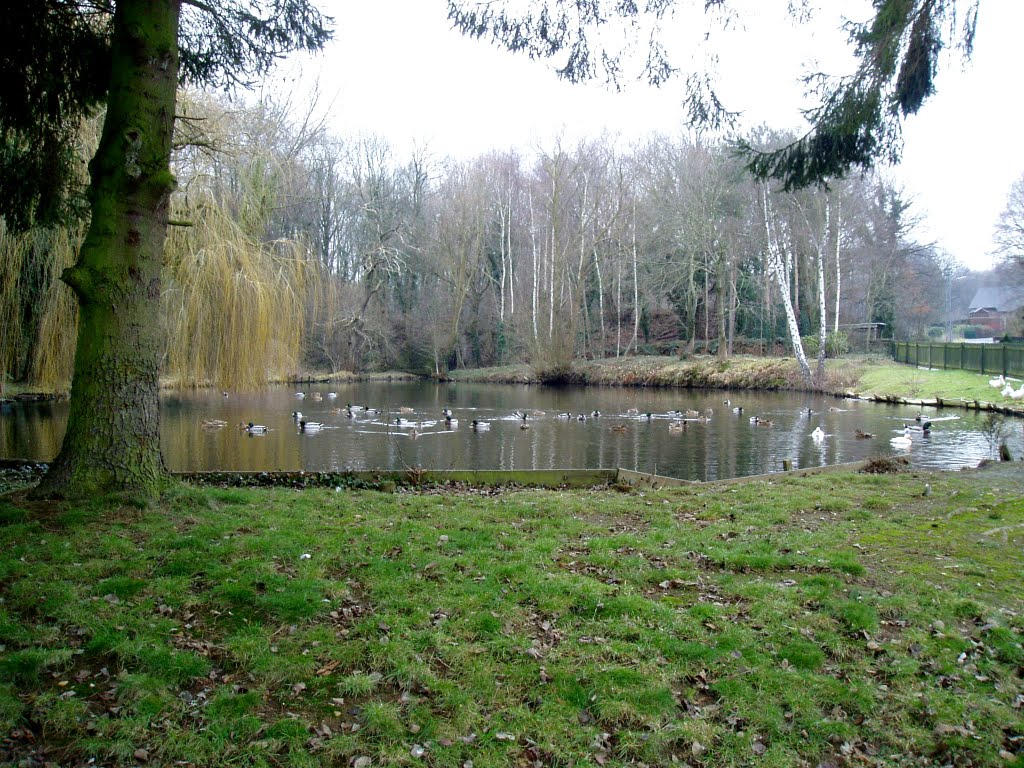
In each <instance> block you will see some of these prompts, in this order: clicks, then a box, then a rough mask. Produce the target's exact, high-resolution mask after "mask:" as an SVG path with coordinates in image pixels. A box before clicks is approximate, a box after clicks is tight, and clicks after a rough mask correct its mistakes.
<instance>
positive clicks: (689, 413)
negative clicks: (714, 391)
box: [683, 408, 700, 419]
mask: <svg viewBox="0 0 1024 768" xmlns="http://www.w3.org/2000/svg"><path fill="white" fill-rule="evenodd" d="M683 415H684V416H685V417H686V418H688V419H696V418H697V417H698V416H700V413H698V412H697V411H695V410H693V409H692V408H690V409H688V410H687V411H685V412H684V413H683Z"/></svg>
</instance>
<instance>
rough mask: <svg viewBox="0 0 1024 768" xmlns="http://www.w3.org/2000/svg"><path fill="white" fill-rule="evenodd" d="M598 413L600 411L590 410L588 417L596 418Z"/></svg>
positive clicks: (599, 413)
mask: <svg viewBox="0 0 1024 768" xmlns="http://www.w3.org/2000/svg"><path fill="white" fill-rule="evenodd" d="M600 415H601V412H600V411H591V412H590V418H592V419H596V418H597V417H598V416H600Z"/></svg>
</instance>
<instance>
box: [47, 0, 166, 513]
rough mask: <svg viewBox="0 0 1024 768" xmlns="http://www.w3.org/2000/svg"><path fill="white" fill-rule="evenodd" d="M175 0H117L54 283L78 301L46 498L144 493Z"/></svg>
mask: <svg viewBox="0 0 1024 768" xmlns="http://www.w3.org/2000/svg"><path fill="white" fill-rule="evenodd" d="M179 14H180V0H118V2H117V4H116V11H115V14H114V36H113V40H112V55H111V72H110V88H109V92H108V99H107V112H106V117H105V119H104V124H103V135H102V138H101V140H100V145H99V148H98V150H97V152H96V156H95V157H94V158H93V160H92V162H91V164H90V166H89V170H90V174H91V184H90V187H89V200H90V204H91V211H92V218H91V221H90V226H89V231H88V233H87V235H86V238H85V241H84V243H83V245H82V249H81V251H80V253H79V258H78V263H77V264H76V265H75V266H74V267H71V268H69V269H67V270H65V273H64V276H63V279H64V281H65V282H66V283H67V284H68V285H70V286H71V287H72V289H74V291H75V294H76V295H77V297H78V300H79V307H80V313H79V325H78V347H77V350H76V353H75V367H74V379H73V382H72V386H71V406H70V414H69V417H68V425H67V432H66V434H65V437H64V443H63V446H62V447H61V451H60V454H59V455H58V457H57V459H56V460H55V461H54V463H53V465H52V466H51V468H50V471H49V472H48V473H47V475H46V476H45V477H44V478H43V481H42V482H41V483H40V486H39V489H38V492H39V493H41V494H46V495H55V494H56V495H82V494H87V493H94V492H97V491H109V490H133V491H142V492H152V491H156V490H157V489H158V488H159V487H160V485H161V484H162V482H163V480H164V478H165V477H166V471H165V469H164V465H163V459H162V457H161V454H160V411H159V379H158V375H159V363H160V355H161V352H162V349H163V343H162V328H161V325H160V319H159V313H158V304H159V299H160V270H161V266H162V261H163V248H164V240H165V237H166V233H167V219H168V207H169V203H170V195H171V192H172V191H173V189H174V178H173V177H172V176H171V173H170V167H169V164H170V150H171V137H172V132H173V127H174V104H175V94H176V88H177V81H178V39H177V38H178V19H179Z"/></svg>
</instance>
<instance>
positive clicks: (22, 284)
mask: <svg viewBox="0 0 1024 768" xmlns="http://www.w3.org/2000/svg"><path fill="white" fill-rule="evenodd" d="M82 234H83V230H82V229H81V228H80V227H75V228H63V227H37V228H35V229H32V230H29V231H27V232H20V233H16V232H11V231H9V230H8V229H7V228H6V227H5V226H4V224H3V220H2V219H0V263H2V264H3V265H4V269H3V270H0V327H2V328H3V329H4V332H3V333H2V334H0V393H2V392H3V391H4V387H5V386H6V383H7V382H8V381H17V382H24V383H28V384H30V385H31V386H32V387H35V388H40V389H45V390H50V391H54V390H66V389H67V388H68V386H69V384H70V381H71V367H72V363H73V361H74V356H75V345H74V339H75V329H76V327H77V322H78V308H77V305H76V302H75V297H74V294H72V292H71V289H70V288H68V287H67V286H66V285H64V283H62V282H61V281H60V275H61V272H63V270H64V268H65V267H69V266H71V265H72V264H74V263H75V258H76V256H77V254H78V248H79V246H80V245H81V241H82Z"/></svg>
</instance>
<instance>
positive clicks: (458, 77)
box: [293, 0, 1024, 268]
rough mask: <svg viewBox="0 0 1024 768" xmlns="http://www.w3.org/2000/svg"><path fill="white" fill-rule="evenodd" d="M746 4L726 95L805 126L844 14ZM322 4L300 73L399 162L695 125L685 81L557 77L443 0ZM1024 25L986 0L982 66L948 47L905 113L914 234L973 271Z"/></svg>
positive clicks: (897, 172)
mask: <svg viewBox="0 0 1024 768" xmlns="http://www.w3.org/2000/svg"><path fill="white" fill-rule="evenodd" d="M858 2H859V4H860V7H861V8H865V7H866V5H867V4H866V3H865V2H864V0H858ZM858 2H853V1H852V0H844V2H843V3H842V5H843V9H844V11H845V12H846V13H855V12H856V9H857V8H858ZM738 4H740V5H747V6H748V7H749V8H754V9H755V10H754V11H753V12H752V13H750V14H748V15H746V16H744V19H749V21H747V22H746V29H745V30H736V31H733V32H730V33H729V34H728V35H722V34H720V33H716V39H719V40H721V43H720V44H721V45H722V49H721V51H722V57H723V61H722V67H721V71H720V77H719V80H718V85H719V90H720V93H721V95H722V96H723V97H724V98H725V100H726V102H727V106H729V107H730V108H733V109H739V110H743V111H744V117H745V122H747V123H748V124H750V125H757V124H760V123H768V124H770V125H772V126H773V127H778V128H793V129H800V128H801V127H802V121H801V117H800V114H799V105H800V94H801V86H800V85H799V83H798V82H797V80H796V78H797V76H798V74H799V72H800V67H801V65H802V64H806V63H809V62H815V63H817V64H819V65H820V66H822V67H824V68H833V69H836V68H839V67H841V66H845V64H846V61H847V60H846V59H845V57H844V56H843V55H842V54H841V53H839V55H837V53H838V52H841V51H842V50H843V49H844V45H843V37H842V36H841V35H840V34H838V33H837V32H836V31H835V27H836V24H837V22H838V17H836V16H834V15H830V14H829V13H827V12H821V13H819V15H818V16H817V17H816V21H815V23H814V24H812V25H806V26H801V27H794V26H793V25H792V24H789V23H787V22H784V21H780V20H781V19H784V18H785V5H786V3H785V2H784V0H738ZM826 5H832V6H835V5H838V3H834V2H832V3H827V4H826ZM322 7H324V8H325V10H326V11H327V12H328V13H329V14H333V15H334V17H335V21H336V32H335V40H334V41H333V42H332V43H331V45H330V46H329V48H328V49H327V50H326V51H325V52H324V54H323V55H322V56H320V57H319V58H318V59H316V60H315V61H314V63H313V64H307V65H305V66H304V67H303V72H302V78H303V80H304V81H306V82H308V80H307V79H308V78H310V77H312V76H314V75H316V74H317V72H318V71H319V76H320V87H321V90H322V91H323V92H324V94H325V98H330V97H333V98H334V102H333V108H332V112H331V124H332V126H333V128H334V130H335V131H336V132H337V133H338V135H341V136H346V135H350V134H354V133H359V132H368V133H374V134H378V135H380V136H382V137H384V138H386V139H387V140H388V141H389V142H390V143H391V144H392V145H393V147H394V148H395V151H396V152H397V153H398V155H399V157H401V156H403V155H404V154H406V153H407V152H409V151H410V149H411V148H412V147H413V146H416V145H419V146H426V147H428V148H429V150H430V151H431V152H432V153H433V154H434V155H436V156H438V157H443V156H445V155H451V156H457V157H470V156H474V155H478V154H481V153H484V152H486V151H488V150H490V149H506V148H509V147H518V148H522V149H524V150H527V151H528V150H530V149H531V148H535V147H545V146H550V144H551V143H552V142H553V140H554V138H555V137H556V136H559V135H562V136H564V137H565V138H566V139H568V140H575V139H576V138H579V137H584V136H597V135H598V134H600V133H601V132H602V131H608V132H610V133H612V134H617V135H619V136H621V138H622V140H623V141H624V142H628V141H631V140H635V139H638V138H640V137H642V136H643V135H644V134H646V133H650V132H655V131H657V132H664V133H675V132H677V131H680V130H683V129H684V126H683V125H682V120H683V116H682V110H681V108H680V106H679V103H680V101H681V91H682V83H681V82H669V83H667V84H666V85H663V86H662V87H661V88H660V89H650V88H646V87H643V86H642V85H640V84H635V85H631V86H630V87H629V89H628V90H627V91H626V92H619V93H616V92H614V91H610V90H608V89H606V88H603V87H601V86H599V85H594V84H591V85H586V86H584V85H569V84H567V83H563V82H560V81H558V80H557V78H556V76H555V74H554V72H553V71H552V70H551V68H550V65H547V64H543V63H540V62H531V61H530V60H529V59H527V58H525V57H523V56H513V55H512V54H509V53H507V52H504V51H500V50H498V49H497V48H494V47H493V46H490V45H488V44H487V43H485V42H483V41H474V40H468V39H465V38H463V37H462V36H461V35H460V34H459V33H457V32H455V31H453V30H452V29H450V26H449V22H448V21H447V19H446V10H445V3H444V0H373V1H372V2H358V1H357V0H341V1H340V2H339V1H338V0H333V1H327V0H325V2H324V3H323V4H322ZM833 13H834V12H833ZM1021 29H1024V0H983V2H982V4H981V9H980V13H979V23H978V32H977V38H976V44H975V53H974V57H973V59H972V61H971V62H970V63H969V64H967V65H966V66H965V67H964V66H962V65H961V61H960V58H959V55H958V54H957V53H956V52H947V54H946V59H945V67H944V70H943V71H942V72H941V73H940V78H939V80H938V93H937V95H936V96H935V97H933V98H932V100H931V101H930V102H929V103H928V104H927V105H926V106H925V107H924V108H923V109H922V111H921V112H920V113H919V114H918V115H916V116H914V117H912V118H911V119H910V120H909V121H908V122H907V124H906V126H905V139H906V147H905V150H904V158H903V162H902V164H901V165H900V166H899V167H897V168H895V169H893V170H892V171H891V173H892V175H893V176H894V178H895V179H896V180H897V182H898V183H900V184H902V186H903V188H904V190H905V192H906V194H907V196H908V197H910V198H911V199H912V200H913V201H914V204H915V210H916V211H917V213H918V214H919V215H921V216H923V217H924V218H923V223H922V226H921V227H920V228H919V230H918V237H919V238H920V239H922V240H925V241H931V240H934V241H936V242H937V243H938V245H939V246H940V247H942V248H944V249H945V250H946V251H948V252H949V253H950V254H951V255H952V256H954V257H955V258H956V259H958V260H959V261H960V262H962V263H964V264H965V265H967V266H970V267H972V268H986V267H988V266H990V264H991V259H990V257H989V252H990V251H991V249H992V238H991V236H992V229H993V226H994V224H995V221H996V218H997V217H998V215H999V213H1000V211H1002V209H1003V207H1004V205H1005V202H1006V194H1007V192H1008V191H1009V188H1010V185H1011V184H1012V183H1013V181H1014V180H1015V179H1016V178H1018V177H1019V176H1020V175H1021V174H1022V173H1024V142H1021V141H1020V140H1018V138H1017V137H1019V136H1020V135H1021V128H1022V121H1024V103H1022V99H1021V96H1020V94H1021V85H1020V78H1021V76H1022V75H1024V66H1022V64H1024V61H1022V59H1024V47H1022V46H1021V45H1020V41H1019V32H1020V30H1021ZM680 63H685V62H680ZM293 74H294V73H293Z"/></svg>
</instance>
